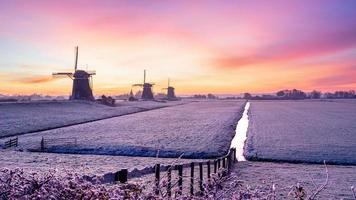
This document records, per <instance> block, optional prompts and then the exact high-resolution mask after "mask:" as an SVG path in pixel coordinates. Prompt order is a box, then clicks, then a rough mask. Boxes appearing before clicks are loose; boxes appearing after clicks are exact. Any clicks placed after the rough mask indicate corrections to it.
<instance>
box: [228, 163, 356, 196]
mask: <svg viewBox="0 0 356 200" xmlns="http://www.w3.org/2000/svg"><path fill="white" fill-rule="evenodd" d="M327 169H328V174H329V179H328V184H327V186H326V187H325V189H324V190H322V191H321V192H320V194H319V195H318V196H317V198H316V199H353V194H352V192H351V186H355V185H356V173H355V172H356V166H337V165H329V166H327ZM231 176H232V178H230V179H231V180H234V181H236V180H240V181H241V185H243V186H244V187H246V186H247V185H248V186H249V187H250V188H256V187H258V188H261V186H262V187H263V189H266V192H267V193H268V191H270V190H271V189H272V185H273V184H275V188H276V195H277V199H294V198H293V196H288V193H289V192H290V191H291V189H292V187H293V186H296V185H297V184H298V183H299V184H300V186H302V187H303V188H304V190H306V192H307V195H308V196H310V195H311V194H312V191H316V189H317V188H318V187H320V186H321V185H322V184H324V183H325V181H326V173H325V168H324V166H323V165H314V164H288V163H270V162H239V163H237V164H236V165H235V168H234V170H233V172H232V174H231ZM314 183H315V184H316V186H315V185H314ZM228 184H230V183H229V182H227V183H226V185H228ZM233 192H238V187H237V188H235V189H234V190H232V191H230V194H231V193H233Z"/></svg>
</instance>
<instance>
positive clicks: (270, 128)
mask: <svg viewBox="0 0 356 200" xmlns="http://www.w3.org/2000/svg"><path fill="white" fill-rule="evenodd" d="M249 118H250V123H249V130H248V140H247V146H246V148H245V150H246V151H245V156H247V158H248V159H252V160H272V161H273V160H275V161H289V162H312V163H322V162H323V160H325V161H326V162H327V163H335V164H356V145H355V141H356V134H355V132H356V123H355V120H356V101H355V100H329V101H252V103H251V107H250V113H249Z"/></svg>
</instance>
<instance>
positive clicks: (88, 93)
mask: <svg viewBox="0 0 356 200" xmlns="http://www.w3.org/2000/svg"><path fill="white" fill-rule="evenodd" d="M95 74H96V73H95V71H84V70H78V47H75V64H74V72H58V73H53V74H52V75H53V76H55V77H59V76H68V77H69V78H71V79H72V80H73V89H72V95H71V97H70V100H89V101H94V100H95V99H94V96H93V90H92V89H93V88H92V82H93V79H92V76H93V75H95Z"/></svg>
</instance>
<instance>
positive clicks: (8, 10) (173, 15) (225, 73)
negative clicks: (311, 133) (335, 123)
mask: <svg viewBox="0 0 356 200" xmlns="http://www.w3.org/2000/svg"><path fill="white" fill-rule="evenodd" d="M355 10H356V1H355V0H343V1H340V0H313V1H310V0H289V1H285V0H269V1H263V0H233V1H226V0H219V1H208V0H206V1H202V0H201V1H200V0H195V1H188V0H187V1H173V0H172V1H171V0H169V1H163V0H162V1H160V0H157V1H153V0H150V1H146V0H140V1H132V0H127V1H124V0H119V1H117V0H90V1H87V0H51V1H47V0H0V93H1V94H33V93H38V94H49V95H68V94H70V92H71V86H72V81H71V80H70V79H69V78H65V77H63V78H55V77H52V75H51V74H52V72H67V71H68V72H72V71H73V70H74V47H75V46H79V61H78V63H79V64H78V65H79V68H81V69H84V70H95V71H96V73H97V75H95V76H94V77H93V84H94V88H93V89H94V93H95V94H96V95H101V94H109V95H115V94H122V93H127V92H129V91H130V89H131V85H132V84H135V83H141V82H142V81H143V70H144V69H146V70H147V79H148V81H149V82H153V83H155V86H154V92H156V93H160V92H164V90H162V88H164V87H167V79H168V78H170V79H171V85H173V86H174V87H175V88H176V92H177V93H178V94H195V93H214V94H238V93H243V92H252V93H269V92H276V91H278V90H281V89H293V88H297V89H301V90H305V91H311V90H314V89H316V90H320V91H323V92H326V91H335V90H351V89H353V90H356V78H355V77H356V28H355V27H356V12H355ZM137 90H139V88H134V91H137Z"/></svg>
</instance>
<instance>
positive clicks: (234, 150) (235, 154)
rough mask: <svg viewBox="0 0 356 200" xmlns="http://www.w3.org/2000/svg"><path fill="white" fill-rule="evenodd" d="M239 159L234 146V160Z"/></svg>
mask: <svg viewBox="0 0 356 200" xmlns="http://www.w3.org/2000/svg"><path fill="white" fill-rule="evenodd" d="M236 161H237V158H236V148H234V162H236Z"/></svg>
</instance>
